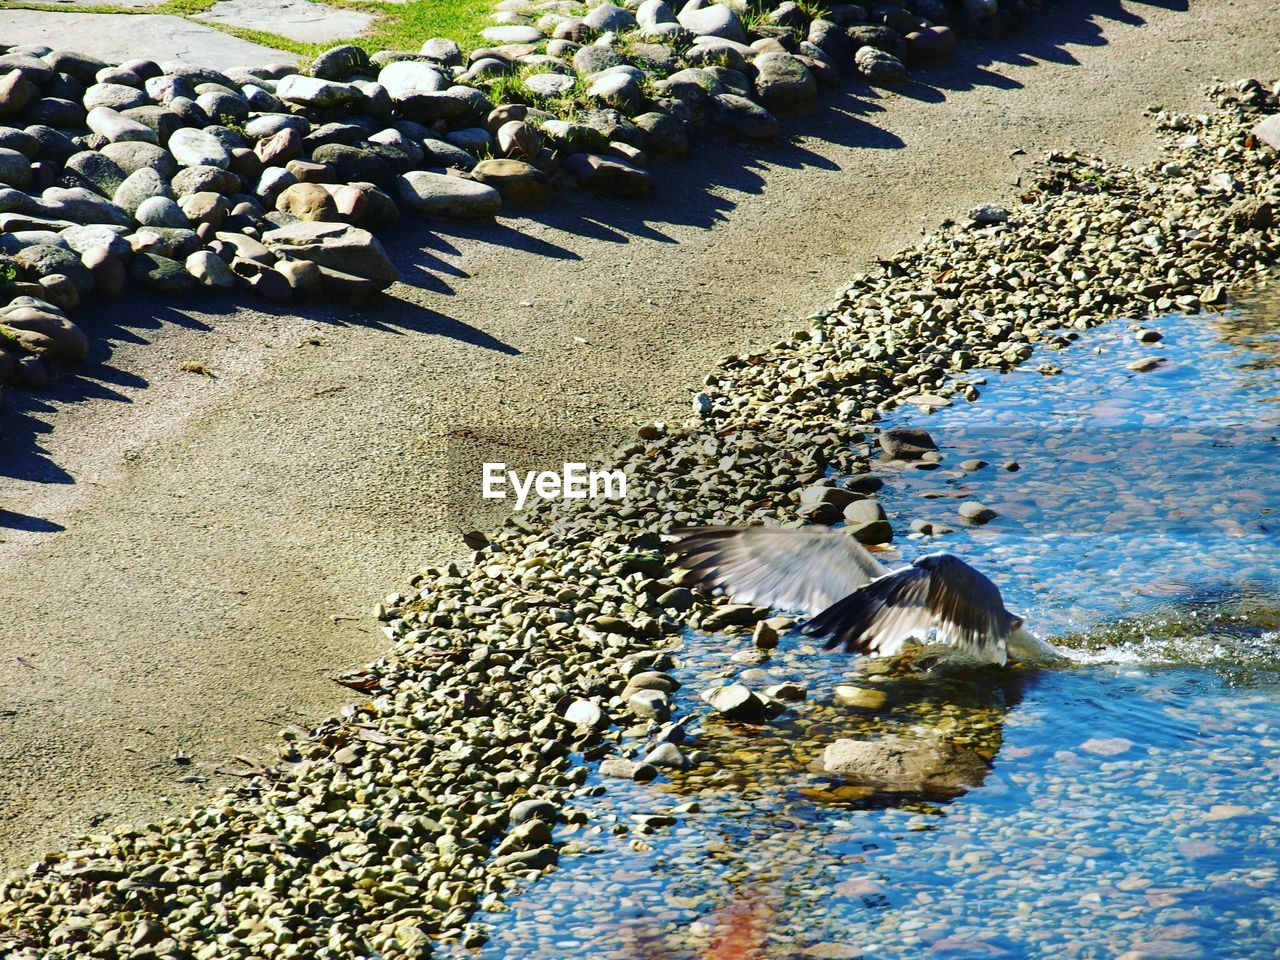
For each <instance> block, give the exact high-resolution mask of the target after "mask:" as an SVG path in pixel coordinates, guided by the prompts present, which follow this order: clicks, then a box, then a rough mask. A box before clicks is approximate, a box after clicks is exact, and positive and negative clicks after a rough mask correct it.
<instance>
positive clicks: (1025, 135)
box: [0, 0, 1280, 864]
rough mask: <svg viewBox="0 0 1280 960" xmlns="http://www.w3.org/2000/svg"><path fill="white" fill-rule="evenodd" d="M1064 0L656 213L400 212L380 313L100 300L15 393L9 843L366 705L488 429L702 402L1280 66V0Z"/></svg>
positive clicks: (70, 829)
mask: <svg viewBox="0 0 1280 960" xmlns="http://www.w3.org/2000/svg"><path fill="white" fill-rule="evenodd" d="M1099 6H1102V7H1103V13H1101V14H1097V13H1095V14H1093V15H1092V16H1086V14H1084V13H1083V12H1081V11H1082V9H1083V8H1085V7H1093V8H1097V7H1099ZM1051 8H1052V9H1053V10H1054V11H1055V12H1054V13H1053V14H1052V15H1048V14H1046V15H1044V16H1042V17H1041V21H1042V22H1041V23H1040V24H1038V25H1036V26H1033V27H1032V28H1031V29H1028V30H1024V31H1023V32H1022V33H1021V34H1019V35H1017V36H1015V37H1013V38H1011V39H1010V40H1009V41H1007V42H1004V43H1001V44H998V45H986V46H979V47H978V48H976V50H975V49H974V48H973V47H970V49H969V52H970V54H971V59H970V60H969V61H968V62H967V63H962V64H959V65H957V66H956V67H955V68H952V69H949V70H947V71H937V72H935V73H934V74H932V75H930V76H928V77H926V78H925V79H927V80H928V81H929V82H930V83H931V84H933V86H925V85H923V84H917V85H915V86H913V87H911V88H908V89H907V90H905V91H903V92H901V93H899V94H895V95H892V96H888V97H884V98H877V97H875V96H873V95H871V94H870V92H869V91H864V92H862V94H861V95H859V96H844V97H842V98H841V99H840V100H839V101H838V102H837V104H836V107H835V109H833V110H828V111H827V112H825V113H824V114H823V115H822V116H821V117H820V118H816V119H812V120H809V121H807V122H806V123H805V124H803V125H802V126H803V129H804V131H805V133H806V136H804V137H802V138H800V139H799V140H798V141H796V142H795V143H793V144H791V145H786V146H776V147H767V148H760V149H749V148H744V147H741V146H733V145H713V144H707V143H704V144H702V145H701V147H700V148H699V156H698V159H697V161H696V162H694V163H687V164H681V165H674V166H670V167H668V168H665V169H663V170H662V171H661V174H660V177H659V189H658V190H657V191H656V195H655V196H654V197H653V198H652V199H651V200H650V201H649V202H647V203H645V204H636V205H628V204H618V203H616V202H609V203H600V202H597V201H593V200H590V199H589V198H583V199H582V200H581V201H580V202H578V203H576V204H573V205H570V206H566V207H564V208H559V209H555V210H552V211H550V212H547V213H545V214H543V215H541V216H540V217H539V219H538V220H537V221H530V220H522V219H505V218H504V219H503V221H502V229H500V230H494V229H493V228H492V227H474V228H462V229H458V228H455V227H450V226H445V227H442V228H441V229H440V230H439V231H438V232H437V231H435V230H434V228H433V231H432V232H431V233H427V232H426V230H425V228H424V227H423V226H422V225H420V224H418V225H411V226H410V227H409V228H408V229H405V230H403V231H401V232H400V234H399V235H398V237H397V238H395V239H394V240H393V242H392V243H391V244H390V248H391V251H392V254H393V257H394V258H395V259H396V260H397V262H398V264H399V266H400V267H401V270H402V274H403V276H404V278H405V280H406V283H405V284H404V285H401V286H398V287H396V288H394V289H393V291H392V293H393V295H394V299H393V300H391V301H389V302H386V303H381V304H377V305H371V306H366V307H351V306H343V305H323V306H321V307H318V308H315V309H314V310H312V309H308V310H307V311H306V313H307V316H306V318H305V319H301V318H298V317H293V316H287V315H270V314H264V313H260V312H256V311H249V310H237V309H235V308H234V306H233V305H232V304H231V303H225V304H223V303H218V302H212V303H202V304H201V305H200V306H201V308H202V309H201V310H193V309H190V307H189V305H183V306H181V307H177V308H173V307H168V306H166V305H164V304H163V303H161V302H160V301H158V300H149V299H143V298H141V297H136V296H133V297H129V298H127V299H126V300H124V301H122V302H119V303H116V304H112V305H110V306H108V307H106V308H105V309H102V310H99V311H97V312H96V313H95V314H94V315H93V317H92V318H91V319H90V320H89V321H88V326H90V327H93V328H95V329H96V330H97V331H99V335H100V336H102V337H106V338H108V339H109V341H110V344H111V347H110V355H109V356H106V355H105V354H106V353H107V351H106V350H104V351H103V353H104V356H103V357H101V358H100V360H101V361H102V362H101V363H100V365H98V366H95V367H92V368H91V369H89V371H88V372H87V376H86V377H85V378H83V379H81V380H77V381H73V382H69V383H66V384H63V385H61V386H60V387H59V388H58V390H57V391H55V392H53V393H51V394H44V395H41V396H39V397H37V398H32V397H30V396H24V395H16V394H13V395H10V397H9V399H8V402H7V406H6V409H5V410H4V411H3V413H0V430H2V431H3V440H2V441H0V442H2V443H3V450H4V453H3V460H2V461H0V463H2V464H3V465H2V466H0V507H3V508H4V510H5V511H8V512H0V562H2V563H3V564H4V567H5V569H6V575H5V576H4V578H3V580H2V581H0V609H3V610H4V611H5V615H4V617H3V623H4V625H3V627H0V663H3V664H4V667H3V669H2V670H0V770H3V772H4V774H5V775H4V777H3V778H0V863H10V864H16V863H21V862H24V861H26V860H29V859H31V858H32V857H33V856H35V855H37V854H38V853H39V852H40V851H41V850H42V849H44V848H46V847H48V846H50V845H56V844H58V843H60V842H62V841H64V840H65V839H66V838H68V837H70V836H72V835H73V834H74V833H76V832H79V831H81V830H83V829H85V828H87V827H88V826H89V825H90V824H96V823H119V822H128V821H130V820H145V819H149V818H152V817H155V816H158V815H160V814H161V813H162V812H163V811H164V810H165V809H166V808H167V807H168V805H170V804H186V803H188V802H190V801H192V800H195V799H197V798H199V797H200V796H202V795H204V794H205V793H206V792H207V791H208V790H209V789H210V784H208V783H184V782H181V780H182V778H184V777H190V776H191V775H192V774H196V775H199V776H206V775H209V774H208V772H207V771H204V770H203V769H200V768H197V767H192V766H182V765H178V764H175V763H174V761H173V754H174V751H175V750H176V749H179V748H181V749H182V750H184V751H186V752H187V753H190V754H192V755H193V756H194V757H195V759H196V760H197V761H200V760H217V759H222V758H225V757H228V756H230V755H233V754H246V753H247V754H251V755H259V756H261V755H265V752H266V751H267V749H268V748H269V745H270V743H271V741H272V739H273V737H274V727H273V726H272V725H271V724H274V725H278V724H279V723H281V722H284V721H288V720H297V721H301V722H306V721H307V719H308V718H315V717H318V716H320V715H322V714H324V713H326V712H328V711H331V710H333V709H334V708H336V707H337V706H339V705H340V704H342V703H344V702H347V701H348V700H349V699H351V695H350V692H349V691H346V690H344V689H343V688H340V687H338V686H336V685H334V684H332V683H331V682H330V681H329V680H328V679H327V678H328V677H329V676H331V675H332V674H334V673H335V672H337V671H339V670H340V669H341V668H343V667H344V666H347V665H352V664H355V663H358V662H361V661H363V660H366V659H369V658H371V657H374V656H376V655H377V654H378V652H379V650H380V647H381V641H382V637H381V633H380V632H379V630H378V627H377V623H376V621H374V620H373V618H372V617H371V616H370V615H369V610H370V608H371V607H372V605H373V604H374V603H375V602H377V601H378V600H379V599H380V598H381V597H382V595H383V594H385V593H386V592H387V591H388V590H391V589H395V588H396V587H398V586H399V585H400V584H401V583H402V582H403V580H404V578H405V577H406V576H407V575H408V574H409V573H410V572H412V570H413V569H414V568H415V567H417V566H418V565H420V564H421V563H424V562H427V561H430V560H435V559H438V558H441V557H444V556H448V555H451V554H456V553H458V552H460V551H461V549H462V547H461V544H460V543H459V541H458V539H457V536H456V530H457V529H458V528H459V527H464V528H465V527H467V526H470V525H473V524H474V523H475V522H477V513H478V510H477V507H478V499H477V498H476V496H475V495H474V494H472V495H470V496H457V495H450V493H449V491H450V490H451V489H452V488H453V487H456V486H457V485H458V483H460V482H462V481H460V480H459V479H458V478H459V477H462V479H463V480H464V481H465V482H466V483H467V484H468V485H470V487H471V488H472V489H475V490H478V484H479V479H478V471H479V461H480V460H482V459H486V458H487V459H505V460H509V461H512V462H513V463H516V462H521V460H522V458H523V457H525V451H523V450H521V449H517V448H513V447H510V446H505V445H503V444H502V443H497V442H495V440H492V439H486V438H496V440H498V441H502V440H509V439H514V440H516V441H517V442H520V443H524V444H526V445H532V446H534V447H538V448H539V449H541V450H544V451H546V452H548V453H550V454H553V455H554V456H555V459H556V460H557V461H558V460H559V459H561V451H563V453H564V459H572V458H573V457H572V456H570V455H578V456H581V455H586V454H588V453H590V452H593V451H596V450H600V449H604V448H607V447H608V446H610V445H611V444H613V443H616V442H618V441H620V440H622V439H624V438H625V437H627V436H628V435H630V434H631V433H632V432H633V431H634V428H635V426H636V425H637V424H639V423H641V422H643V421H645V420H646V419H652V418H654V417H663V416H665V417H671V418H676V417H683V416H685V414H686V411H687V409H688V402H689V397H690V395H691V393H692V392H693V391H694V390H696V389H697V387H698V385H699V383H700V381H701V377H702V375H703V373H704V372H705V371H706V370H707V369H708V368H709V367H710V366H711V365H712V364H713V363H714V361H715V360H716V359H717V358H719V357H720V356H722V355H724V354H725V353H728V352H732V351H735V350H739V349H742V348H744V347H745V346H746V345H747V344H749V343H750V342H751V341H752V340H753V339H756V340H760V341H764V340H766V339H769V338H772V337H774V336H776V335H778V334H779V333H782V332H785V331H789V330H790V329H792V328H793V327H795V326H798V325H801V324H802V318H803V317H804V316H805V314H807V313H808V312H809V311H810V310H812V309H813V308H815V307H817V306H818V305H820V304H821V303H822V302H823V301H824V300H826V299H829V298H830V297H831V296H832V295H833V294H834V293H835V291H836V290H837V288H838V287H839V286H840V284H841V282H842V281H843V280H844V279H846V278H847V276H848V275H849V274H850V273H851V272H852V271H853V270H854V269H856V268H857V267H858V266H859V264H864V263H866V262H868V261H870V260H872V259H873V258H874V257H875V256H877V255H880V254H887V253H891V252H892V251H893V250H895V249H896V248H898V247H900V246H902V245H904V244H908V243H910V242H911V241H912V240H913V239H914V238H915V237H917V236H918V235H919V234H920V232H921V230H922V229H923V228H926V227H928V226H930V225H933V224H935V223H937V222H938V221H939V220H941V219H942V218H943V217H945V216H948V215H957V214H959V213H961V212H963V211H964V210H965V209H967V208H968V207H969V206H971V205H972V204H974V203H976V202H979V201H983V200H988V199H996V198H1002V197H1008V196H1010V195H1012V194H1014V193H1016V186H1015V183H1016V179H1017V177H1018V173H1019V170H1020V169H1022V168H1024V166H1025V165H1026V164H1028V163H1030V162H1032V160H1033V158H1034V157H1035V156H1036V155H1038V154H1040V153H1042V152H1043V150H1045V149H1046V148H1048V147H1050V146H1053V147H1060V146H1074V147H1078V148H1082V149H1088V150H1091V151H1094V152H1098V153H1102V154H1104V155H1107V156H1109V157H1111V158H1114V159H1117V160H1142V159H1144V158H1147V157H1149V156H1150V155H1152V153H1153V151H1154V148H1155V138H1154V135H1153V133H1152V131H1151V128H1150V121H1149V118H1147V117H1145V116H1144V111H1145V109H1146V108H1147V107H1148V106H1149V105H1157V104H1158V105H1163V106H1167V107H1170V108H1192V107H1195V106H1196V105H1197V104H1199V103H1201V102H1202V97H1201V85H1202V83H1203V82H1204V81H1205V80H1207V79H1209V78H1210V77H1213V76H1220V77H1223V78H1227V79H1234V78H1236V77H1238V76H1245V75H1253V74H1259V75H1264V76H1268V75H1275V74H1277V73H1280V70H1277V66H1278V65H1280V64H1278V62H1277V58H1276V49H1275V48H1276V42H1277V39H1278V38H1280V9H1276V8H1275V6H1274V4H1273V3H1272V2H1271V0H1235V2H1230V0H1202V2H1198V3H1197V4H1196V5H1195V8H1194V13H1186V12H1181V11H1175V10H1169V9H1167V7H1166V6H1165V5H1148V4H1142V3H1128V4H1124V5H1120V4H1110V3H1103V4H1101V5H1099V4H1098V3H1084V2H1080V3H1074V2H1064V3H1058V4H1051ZM974 54H976V56H977V58H978V59H977V61H976V62H975V60H973V59H972V55H974ZM1019 148H1021V149H1023V150H1026V151H1027V155H1015V156H1010V155H1011V154H1012V153H1014V152H1015V151H1016V150H1017V149H1019ZM583 341H585V342H583ZM186 360H196V361H199V362H201V363H203V364H205V365H207V366H208V367H209V368H211V369H212V370H213V371H214V372H215V374H216V377H215V378H207V377H202V376H198V375H195V374H188V373H181V372H179V371H178V367H179V365H180V364H181V363H182V362H183V361H186ZM213 779H214V780H216V779H217V778H216V777H214V778H213Z"/></svg>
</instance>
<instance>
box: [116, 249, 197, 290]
mask: <svg viewBox="0 0 1280 960" xmlns="http://www.w3.org/2000/svg"><path fill="white" fill-rule="evenodd" d="M129 276H130V277H132V278H133V279H134V280H135V281H137V282H138V283H140V284H142V285H143V286H144V287H150V288H151V289H153V290H158V291H160V292H161V293H165V294H169V295H180V294H184V293H187V292H188V291H190V290H191V289H193V288H194V287H195V285H196V280H195V278H194V277H193V276H191V274H189V273H188V272H187V268H186V266H185V265H184V264H182V263H179V262H178V261H177V260H173V259H170V258H169V257H164V256H160V255H159V254H155V253H136V254H134V255H133V256H132V257H131V258H130V259H129Z"/></svg>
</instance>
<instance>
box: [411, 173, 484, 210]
mask: <svg viewBox="0 0 1280 960" xmlns="http://www.w3.org/2000/svg"><path fill="white" fill-rule="evenodd" d="M395 192H396V196H397V198H399V200H400V202H401V203H403V204H404V205H405V206H406V207H408V208H409V209H410V210H413V211H414V212H415V213H420V214H424V215H426V216H432V217H450V218H452V219H456V220H479V219H485V218H488V217H492V216H493V215H494V214H496V213H497V212H498V210H499V209H501V207H502V196H501V194H499V193H498V191H497V190H495V189H493V187H488V186H485V185H484V184H483V183H476V182H475V181H474V180H464V179H462V178H461V177H451V176H449V175H447V174H443V173H431V172H430V171H427V170H412V171H410V172H409V173H406V174H404V175H403V176H400V177H396V181H395Z"/></svg>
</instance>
